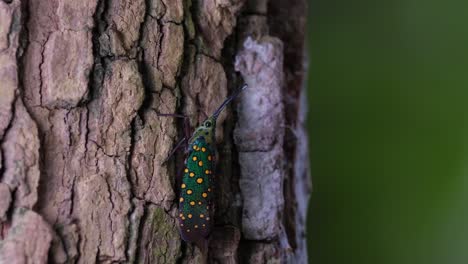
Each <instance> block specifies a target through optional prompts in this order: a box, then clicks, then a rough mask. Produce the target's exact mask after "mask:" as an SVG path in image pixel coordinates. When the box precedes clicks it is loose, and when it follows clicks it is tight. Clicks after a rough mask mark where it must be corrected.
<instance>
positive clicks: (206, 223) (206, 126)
mask: <svg viewBox="0 0 468 264" xmlns="http://www.w3.org/2000/svg"><path fill="white" fill-rule="evenodd" d="M246 87H247V85H244V86H243V87H242V89H239V90H238V91H237V92H236V93H234V94H233V95H231V96H230V97H228V98H227V99H226V100H225V101H224V102H223V103H222V104H221V105H220V106H219V108H218V109H217V110H216V111H215V112H214V114H213V115H212V116H210V117H208V118H207V119H206V120H205V121H204V122H203V123H202V124H201V125H200V126H198V127H197V128H196V129H195V132H194V133H193V135H192V137H191V138H190V139H188V149H187V158H186V160H185V167H184V174H183V177H182V181H181V185H180V195H179V215H178V219H179V227H180V228H179V229H180V234H181V237H182V239H183V240H185V241H186V242H194V243H196V244H197V245H198V246H199V247H200V248H201V249H202V250H203V249H205V250H206V243H205V242H206V239H207V237H208V236H209V234H210V232H211V228H212V226H213V183H214V181H215V175H214V172H215V169H216V164H215V157H216V142H215V131H216V120H217V118H218V116H219V114H220V113H221V111H223V109H224V108H225V107H226V105H228V104H229V103H230V102H231V101H232V100H233V99H234V98H235V97H236V96H237V95H238V94H239V93H240V92H241V91H242V90H244V89H245V88H246ZM165 116H170V115H165ZM172 116H178V115H172ZM179 117H180V116H179ZM183 141H185V138H184V139H183V140H182V141H181V142H180V143H179V144H177V146H176V148H175V149H177V148H178V147H179V146H180V144H181V143H182V142H183Z"/></svg>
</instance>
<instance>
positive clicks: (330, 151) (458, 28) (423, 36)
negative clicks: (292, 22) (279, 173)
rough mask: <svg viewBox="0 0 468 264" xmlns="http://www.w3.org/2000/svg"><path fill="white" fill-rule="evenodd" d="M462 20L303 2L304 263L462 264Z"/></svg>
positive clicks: (460, 7)
mask: <svg viewBox="0 0 468 264" xmlns="http://www.w3.org/2000/svg"><path fill="white" fill-rule="evenodd" d="M467 10H468V2H467V1H462V0H460V1H452V0H450V1H434V0H427V1H422V0H400V1H392V0H386V1H384V0H378V1H375V0H374V1H372V0H356V1H348V0H313V1H311V3H310V5H309V13H310V16H309V21H308V32H309V34H308V45H309V47H310V48H309V64H310V65H309V73H310V74H309V86H310V87H309V92H308V96H309V102H310V112H309V120H308V122H309V133H310V149H311V160H312V180H313V189H314V190H313V194H312V197H311V201H310V206H309V212H308V229H307V237H308V246H309V259H310V263H317V264H324V263H360V264H363V263H373V264H377V263H378V264H380V263H391V264H396V263H398V264H400V263H412V264H415V263H425V264H430V263H434V264H435V263H437V264H440V263H450V264H451V263H468V114H467V112H468V12H467Z"/></svg>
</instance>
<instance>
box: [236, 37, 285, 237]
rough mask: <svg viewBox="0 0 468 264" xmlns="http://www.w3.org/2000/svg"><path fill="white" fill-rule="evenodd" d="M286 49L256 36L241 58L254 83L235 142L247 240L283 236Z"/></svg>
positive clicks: (243, 100) (250, 82) (243, 99)
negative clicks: (281, 232)
mask: <svg viewBox="0 0 468 264" xmlns="http://www.w3.org/2000/svg"><path fill="white" fill-rule="evenodd" d="M282 50H283V45H282V42H281V41H280V40H279V39H276V38H272V37H264V38H262V39H261V40H260V41H258V42H257V41H254V40H252V39H250V38H248V39H247V40H245V42H244V50H243V51H241V52H240V53H239V54H238V55H237V57H236V70H238V71H240V72H241V73H242V76H243V77H244V80H245V82H246V83H247V84H248V85H249V88H248V89H246V90H245V91H244V92H243V93H242V95H241V97H240V100H239V105H238V116H239V121H238V123H237V124H236V128H235V130H234V140H235V142H236V145H237V147H238V150H239V164H240V168H241V177H240V180H239V185H240V188H241V193H242V199H243V205H244V209H243V215H242V229H243V234H244V236H245V237H246V238H247V239H255V240H265V239H268V240H271V239H274V238H275V237H276V236H278V235H279V233H280V228H281V221H282V210H283V206H284V197H283V180H284V178H285V176H286V172H285V168H284V162H285V157H284V152H283V138H284V128H283V126H284V123H285V121H284V113H283V111H284V109H283V103H282V97H281V95H282V94H281V89H282V85H283V76H282V67H283V55H282Z"/></svg>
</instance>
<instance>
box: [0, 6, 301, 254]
mask: <svg viewBox="0 0 468 264" xmlns="http://www.w3.org/2000/svg"><path fill="white" fill-rule="evenodd" d="M305 14H306V11H305V0H294V1H290V0H270V1H268V0H82V1H74V0H60V1H59V0H34V1H33V0H29V1H28V0H0V81H1V84H0V86H1V88H0V144H1V152H0V161H1V163H0V263H48V262H50V263H114V262H118V263H176V262H177V263H198V262H201V261H202V259H203V256H202V254H201V252H200V251H199V249H198V248H196V247H195V246H194V245H191V244H188V243H185V242H183V241H182V240H181V239H180V236H179V233H178V226H177V225H178V224H177V219H176V218H177V201H176V200H175V199H176V196H177V195H176V194H177V188H176V186H175V177H176V174H177V171H178V170H179V168H180V166H183V153H180V154H176V156H175V157H173V158H171V159H170V160H169V161H168V162H166V163H164V160H165V159H166V158H167V157H168V155H169V154H170V152H171V150H172V148H173V147H174V145H175V142H176V141H178V139H180V138H181V136H183V132H182V131H183V130H184V129H183V122H182V121H181V120H176V119H173V118H167V117H158V115H157V112H161V113H183V114H185V115H187V116H188V117H189V120H190V124H191V126H196V125H197V124H198V123H199V122H200V121H202V120H203V119H204V118H206V115H209V114H211V113H213V111H214V110H215V109H216V108H217V107H218V106H219V104H220V103H221V102H222V101H223V100H224V99H225V98H226V97H227V96H228V95H229V94H231V93H232V92H233V91H234V90H235V89H237V88H238V87H240V86H241V85H242V84H243V83H244V82H246V83H247V84H248V85H249V87H248V89H246V90H245V91H244V92H243V93H242V96H241V97H239V99H238V100H236V103H235V104H234V106H230V107H229V109H227V110H226V111H224V113H223V114H222V115H221V116H220V118H219V119H218V128H217V142H218V144H217V147H218V152H219V162H218V166H217V171H216V179H217V181H216V184H215V187H216V203H215V205H216V211H215V217H214V221H215V228H214V229H213V231H212V234H211V236H210V243H209V251H208V262H210V263H211V262H213V263H266V262H268V263H270V262H275V263H276V262H277V263H283V262H289V263H306V262H307V260H306V259H307V254H306V247H305V213H306V205H307V200H308V194H309V191H310V183H309V174H308V166H307V164H308V156H307V140H306V134H305V132H304V128H303V125H304V118H305V108H306V104H305V101H304V98H305V97H304V93H303V88H304V72H305V69H304V66H303V64H304V63H303V62H304V61H305V60H304V32H305V31H304V30H305V29H304V27H305ZM283 58H284V59H283ZM235 106H237V111H233V109H236V107H235Z"/></svg>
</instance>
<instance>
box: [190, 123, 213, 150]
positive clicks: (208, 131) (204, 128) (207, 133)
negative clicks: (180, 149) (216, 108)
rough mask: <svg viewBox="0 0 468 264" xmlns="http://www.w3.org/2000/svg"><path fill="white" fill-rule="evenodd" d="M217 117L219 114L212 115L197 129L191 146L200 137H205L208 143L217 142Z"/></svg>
mask: <svg viewBox="0 0 468 264" xmlns="http://www.w3.org/2000/svg"><path fill="white" fill-rule="evenodd" d="M216 118H217V116H211V117H209V118H207V119H206V120H205V121H204V122H203V123H202V124H201V125H200V126H198V127H197V128H196V129H195V132H194V133H193V136H192V137H191V138H190V140H189V147H192V145H193V144H194V142H195V141H196V140H198V139H200V138H203V139H204V140H205V142H206V144H208V145H214V143H215V131H216Z"/></svg>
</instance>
